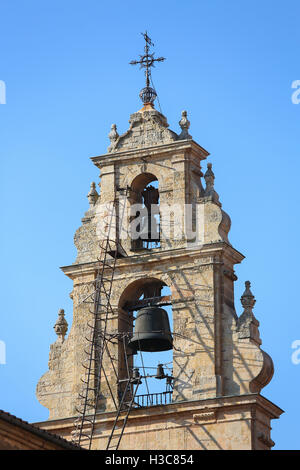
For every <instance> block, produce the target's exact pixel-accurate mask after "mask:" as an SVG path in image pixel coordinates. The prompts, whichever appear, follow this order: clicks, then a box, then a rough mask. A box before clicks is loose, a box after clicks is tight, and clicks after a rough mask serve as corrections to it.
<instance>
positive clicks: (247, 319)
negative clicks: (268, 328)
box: [238, 281, 261, 345]
mask: <svg viewBox="0 0 300 470" xmlns="http://www.w3.org/2000/svg"><path fill="white" fill-rule="evenodd" d="M250 286H251V284H250V281H246V282H245V291H244V293H243V295H242V297H241V303H242V306H243V307H244V311H243V313H242V315H241V316H240V318H239V319H238V331H239V337H240V338H250V339H252V340H253V341H255V342H256V343H257V344H259V345H260V344H261V339H260V337H259V330H258V327H259V322H258V321H257V320H256V318H255V316H254V313H253V312H252V310H253V307H254V305H255V302H256V300H255V297H254V295H253V294H252V292H251V290H250Z"/></svg>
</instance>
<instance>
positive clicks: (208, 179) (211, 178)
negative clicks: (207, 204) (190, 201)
mask: <svg viewBox="0 0 300 470" xmlns="http://www.w3.org/2000/svg"><path fill="white" fill-rule="evenodd" d="M204 179H205V183H206V188H205V192H204V196H205V197H211V198H212V200H213V201H214V202H215V203H216V204H219V205H221V203H220V201H219V195H218V193H217V192H216V191H215V187H214V186H215V174H214V172H213V171H212V163H208V164H207V171H206V173H205V175H204Z"/></svg>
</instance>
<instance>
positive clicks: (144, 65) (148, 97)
mask: <svg viewBox="0 0 300 470" xmlns="http://www.w3.org/2000/svg"><path fill="white" fill-rule="evenodd" d="M141 34H142V36H143V37H144V39H145V47H144V52H145V53H144V55H140V60H132V61H131V62H130V64H131V65H137V64H139V65H140V68H141V69H146V70H145V76H146V87H145V88H143V89H142V90H141V92H140V98H141V100H142V102H143V103H144V104H147V103H151V104H152V103H153V101H154V100H155V98H156V96H157V94H156V91H155V90H154V89H153V88H151V87H150V78H151V67H155V65H154V62H163V61H164V60H165V58H164V57H158V58H157V59H155V58H154V52H153V53H152V54H151V53H150V52H149V51H150V47H151V46H152V47H153V46H154V44H153V42H152V41H151V39H150V38H149V36H148V34H147V31H146V32H145V33H141Z"/></svg>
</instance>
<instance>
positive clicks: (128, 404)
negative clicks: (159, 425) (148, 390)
mask: <svg viewBox="0 0 300 470" xmlns="http://www.w3.org/2000/svg"><path fill="white" fill-rule="evenodd" d="M138 388H139V382H138V383H137V386H136V388H135V390H134V392H132V384H131V379H130V378H128V379H127V380H126V385H125V389H124V392H123V395H122V399H121V401H120V404H119V408H118V411H117V414H116V417H115V421H114V424H113V427H112V430H111V434H110V436H109V439H108V443H107V446H106V450H118V449H119V445H120V442H121V439H122V436H123V433H124V430H125V427H126V424H127V421H128V417H129V414H130V411H131V410H132V408H133V405H134V400H135V396H136V393H137V390H138ZM128 395H129V396H130V398H129V397H128ZM127 400H128V401H127ZM124 405H125V407H127V410H126V408H125V410H124V409H123V407H124ZM122 411H125V412H126V414H125V416H122V415H121V413H122ZM119 421H123V424H122V428H121V430H120V434H119V435H117V436H115V433H116V431H117V430H118V429H119V428H118V423H119ZM114 438H116V442H115V444H114V443H113V439H114Z"/></svg>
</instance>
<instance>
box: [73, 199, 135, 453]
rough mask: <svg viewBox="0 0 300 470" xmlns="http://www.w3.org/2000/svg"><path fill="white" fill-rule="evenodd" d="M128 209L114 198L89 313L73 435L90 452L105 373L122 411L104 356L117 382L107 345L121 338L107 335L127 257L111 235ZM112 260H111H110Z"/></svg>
mask: <svg viewBox="0 0 300 470" xmlns="http://www.w3.org/2000/svg"><path fill="white" fill-rule="evenodd" d="M126 192H127V190H126ZM125 206H126V199H125V200H123V207H122V205H121V203H120V198H118V197H117V196H115V198H114V201H113V203H112V204H111V207H110V209H109V211H110V212H109V214H108V219H109V220H108V231H107V237H106V238H105V239H104V240H103V241H102V242H101V244H100V257H99V267H98V269H97V273H96V279H95V290H94V292H93V294H92V297H91V298H92V304H93V308H92V309H91V310H90V313H91V314H92V317H93V321H92V324H91V323H88V326H89V328H90V337H89V338H86V340H87V341H88V344H89V348H88V350H85V353H86V360H85V362H84V363H83V364H82V365H83V367H84V369H85V376H84V378H83V379H81V381H82V384H83V386H82V391H80V393H79V405H78V406H77V407H76V411H77V412H78V417H77V419H76V420H75V422H74V426H75V430H74V431H73V433H72V440H73V442H76V443H77V444H79V445H81V444H82V440H83V439H84V438H85V439H87V441H88V449H91V446H92V439H93V435H94V430H95V420H96V414H97V407H98V402H99V397H100V384H101V378H102V372H103V375H104V377H105V380H106V383H107V385H108V388H109V390H110V393H111V395H112V398H113V400H114V403H115V406H116V409H118V410H119V409H120V407H119V408H118V405H117V402H116V399H115V398H114V396H113V393H112V391H111V387H110V384H109V381H108V378H107V375H106V373H105V370H104V368H103V356H104V353H107V354H108V356H109V358H110V360H111V363H112V368H113V370H114V373H115V375H116V377H117V378H118V372H117V370H116V367H115V365H114V358H113V357H112V356H111V354H110V352H109V349H108V343H109V342H114V340H115V339H117V338H118V335H117V334H116V335H115V337H114V336H113V335H108V334H107V321H108V315H109V313H111V314H112V315H113V314H114V311H113V308H112V306H111V303H110V296H111V291H112V284H113V280H114V273H115V267H116V261H117V259H118V258H119V257H123V256H124V254H123V253H122V251H121V248H120V245H119V242H118V239H117V238H118V237H117V230H116V236H115V239H112V238H111V233H112V229H113V228H114V225H113V221H114V220H115V223H116V225H115V227H116V228H117V227H119V228H120V227H121V228H122V222H123V217H124V213H125ZM109 257H111V258H112V259H111V258H110V259H109ZM84 301H86V299H85V300H84ZM88 302H89V301H88ZM89 303H91V302H89Z"/></svg>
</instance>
